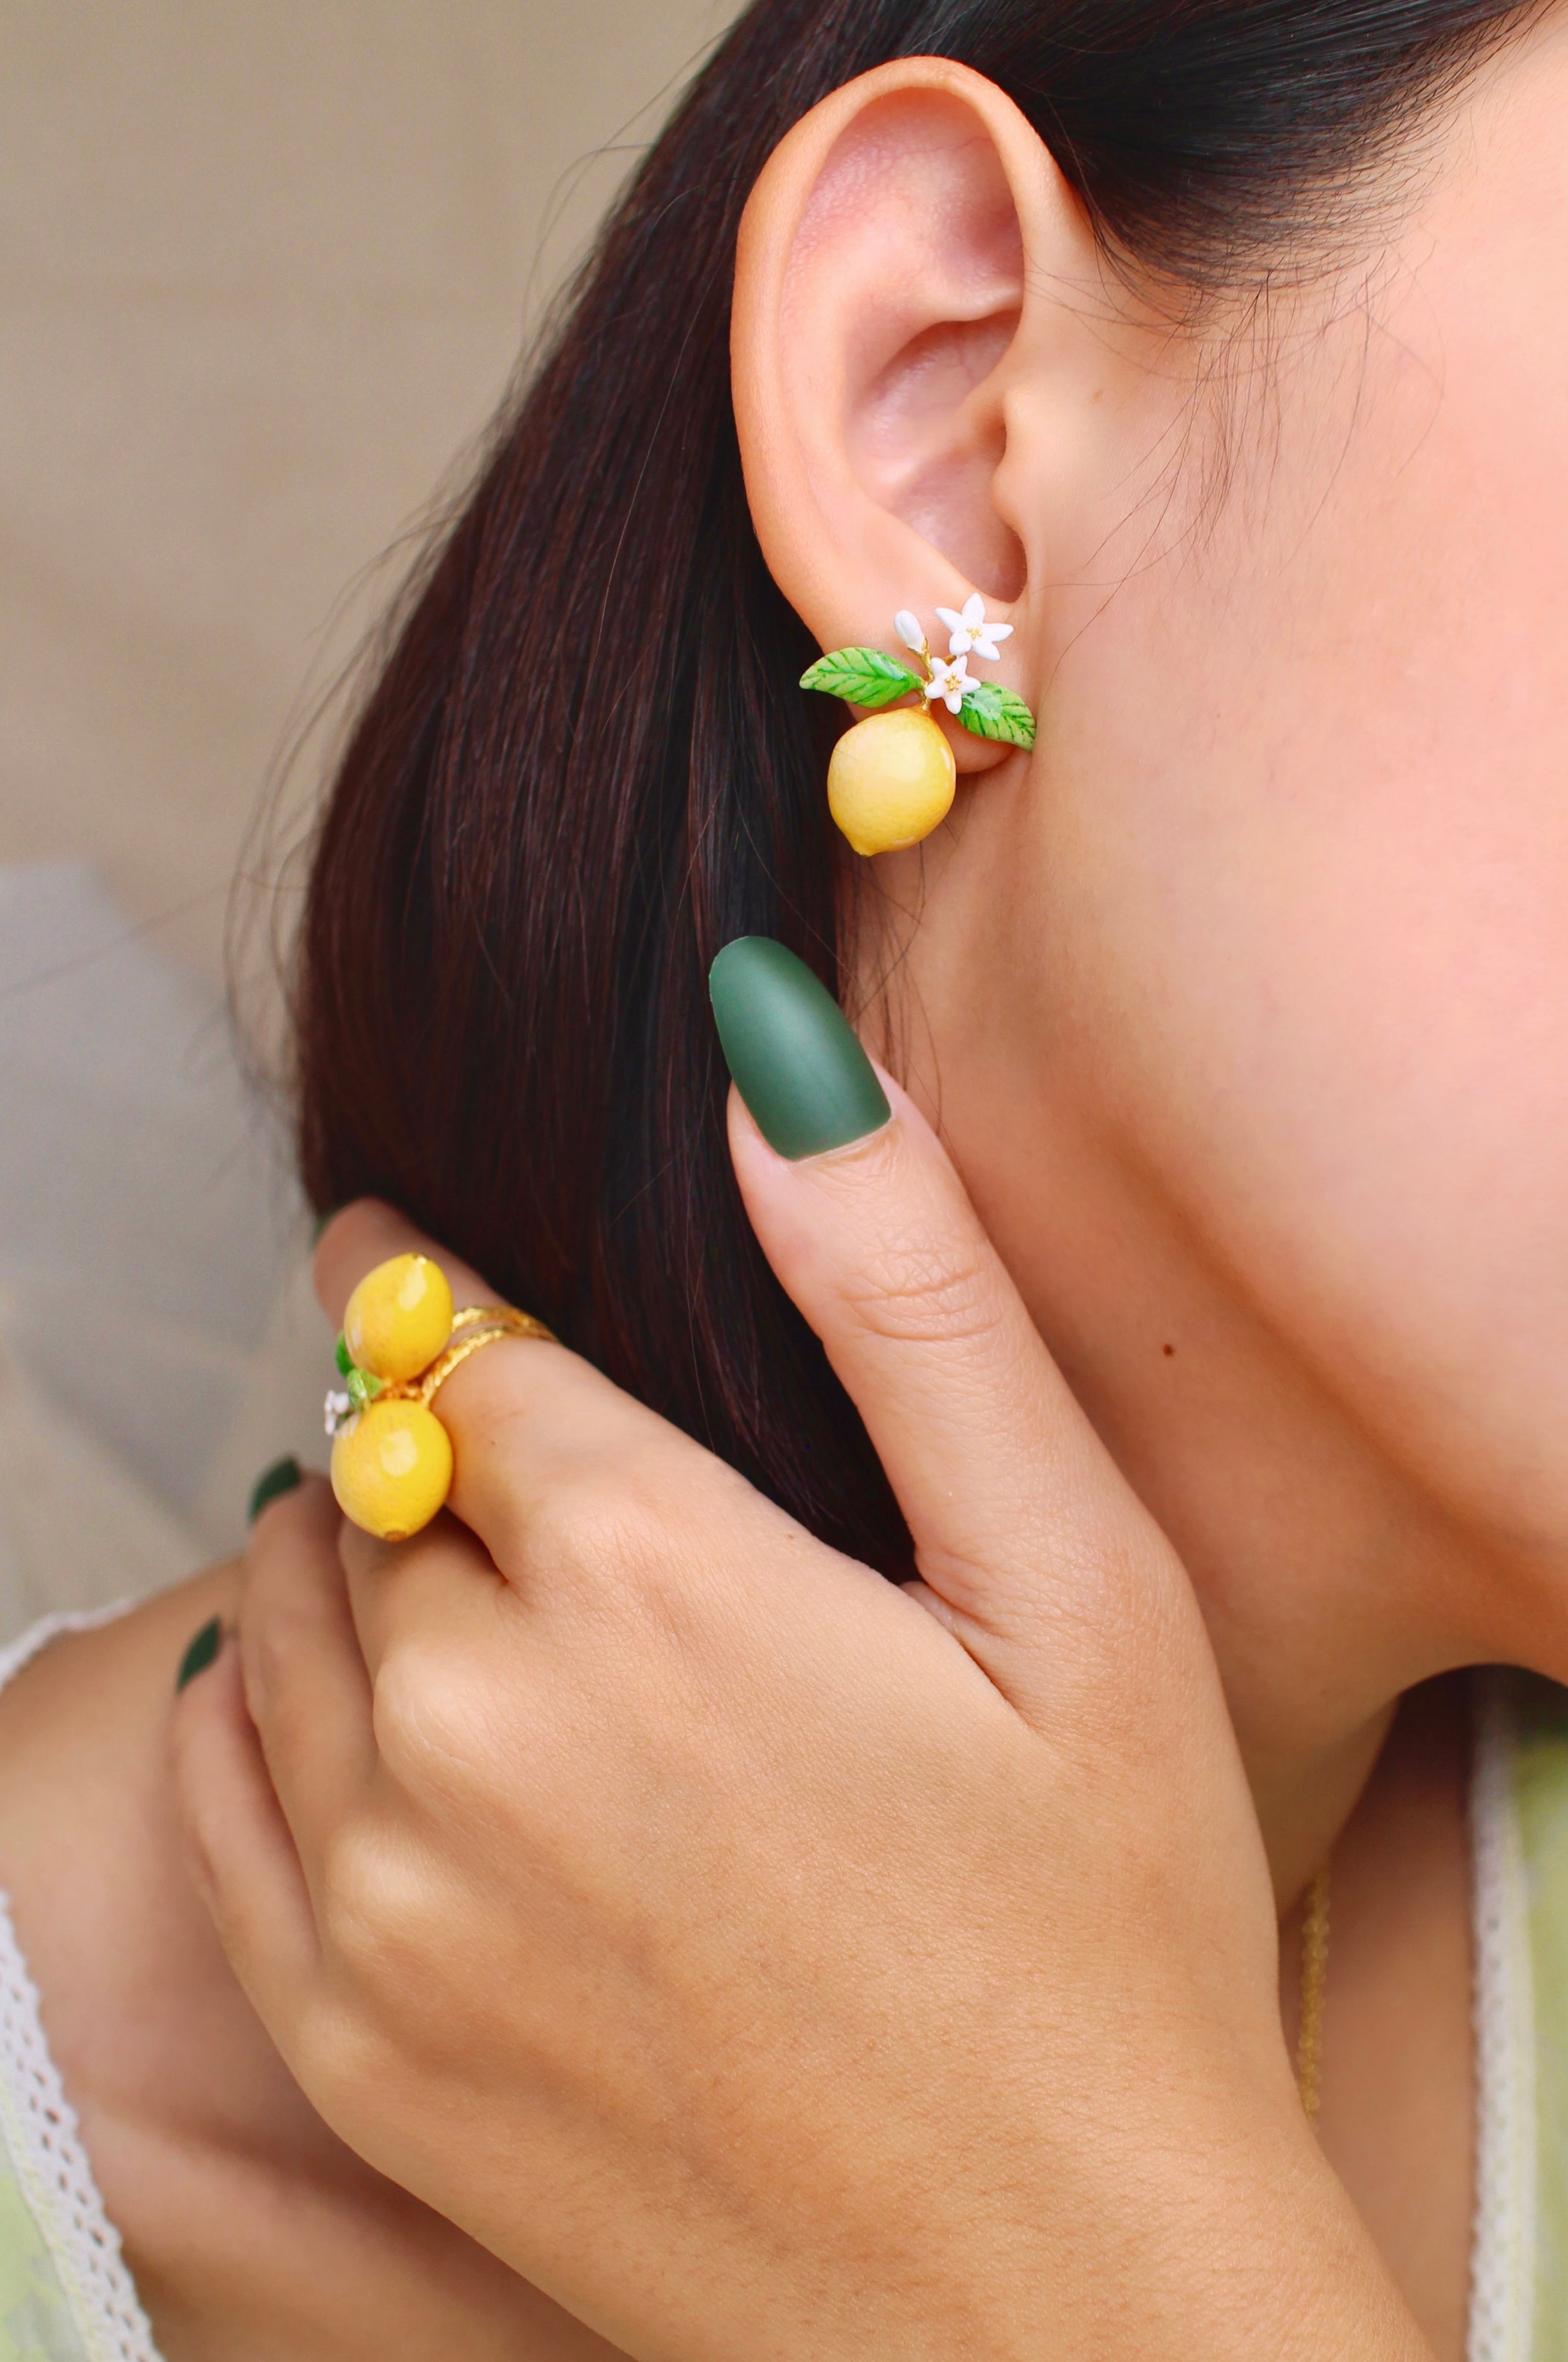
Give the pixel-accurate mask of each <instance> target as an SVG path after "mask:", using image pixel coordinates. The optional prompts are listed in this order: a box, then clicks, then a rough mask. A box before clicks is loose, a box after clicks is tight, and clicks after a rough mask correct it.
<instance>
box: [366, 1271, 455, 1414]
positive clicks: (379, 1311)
mask: <svg viewBox="0 0 1568 2362" xmlns="http://www.w3.org/2000/svg"><path fill="white" fill-rule="evenodd" d="M451 1334H452V1290H451V1288H450V1287H449V1286H447V1281H446V1274H445V1273H444V1271H443V1270H442V1268H441V1265H440V1264H438V1263H432V1261H431V1259H430V1257H429V1256H428V1255H422V1254H400V1255H394V1256H393V1257H392V1259H391V1261H390V1262H389V1263H378V1264H377V1265H376V1268H375V1270H374V1271H367V1273H366V1275H365V1276H364V1278H363V1279H362V1280H361V1281H360V1283H359V1285H358V1286H357V1287H356V1289H355V1291H354V1293H353V1295H352V1296H351V1297H349V1299H348V1309H347V1311H346V1312H345V1314H344V1316H343V1335H344V1341H345V1344H346V1345H347V1347H348V1351H349V1356H350V1358H351V1359H352V1360H353V1361H355V1362H356V1363H357V1364H358V1366H359V1367H360V1369H362V1370H368V1371H370V1372H371V1374H373V1375H374V1376H376V1377H378V1378H380V1379H382V1380H384V1381H385V1383H386V1384H387V1385H389V1386H395V1385H400V1383H401V1382H402V1380H403V1379H405V1378H417V1377H418V1375H419V1374H420V1372H421V1371H422V1370H428V1369H429V1367H430V1365H431V1363H432V1362H433V1361H434V1359H435V1357H436V1355H437V1354H438V1353H440V1352H444V1350H445V1347H446V1341H447V1339H448V1338H449V1337H450V1336H451Z"/></svg>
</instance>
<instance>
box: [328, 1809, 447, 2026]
mask: <svg viewBox="0 0 1568 2362" xmlns="http://www.w3.org/2000/svg"><path fill="white" fill-rule="evenodd" d="M317 1916H318V1922H319V1925H320V1928H321V1933H322V1937H323V1944H324V1946H325V1948H326V1949H327V1951H328V1952H329V1953H330V1955H331V1957H332V1959H333V1961H334V1964H335V1966H336V1968H337V1970H338V1971H339V1973H340V1974H341V1973H344V1972H346V1974H347V1976H348V1980H349V1983H350V1986H351V1989H352V1990H353V1991H354V1992H356V1993H357V1994H360V1995H363V1996H368V1997H369V1998H370V1999H371V2001H372V2003H379V2004H380V2005H381V2006H382V2007H385V2006H386V2005H387V2003H389V2001H390V1999H391V1998H392V1997H393V1996H395V1995H396V1994H397V1993H398V1992H400V1990H401V1989H402V1987H403V1985H404V1983H405V1981H406V1979H407V1976H408V1975H409V1973H410V1972H411V1970H414V1969H415V1968H416V1967H417V1970H418V1971H419V1973H421V1974H422V1975H424V1976H426V1977H428V1975H429V1973H430V1970H431V1968H432V1964H433V1961H434V1960H437V1959H439V1958H440V1956H441V1954H440V1943H439V1934H440V1927H439V1920H440V1913H439V1911H438V1909H437V1906H436V1904H435V1899H434V1897H433V1893H432V1890H431V1885H430V1881H429V1878H428V1876H427V1875H426V1873H425V1871H424V1870H423V1869H422V1866H421V1864H420V1863H419V1862H418V1861H416V1860H413V1859H411V1855H410V1853H409V1851H408V1849H407V1848H406V1847H405V1846H404V1845H403V1844H401V1843H400V1841H399V1840H398V1838H396V1837H395V1836H394V1834H393V1833H392V1832H391V1831H390V1830H389V1829H387V1828H386V1827H383V1826H381V1825H380V1824H378V1823H366V1822H355V1823H352V1824H350V1825H348V1826H347V1827H345V1828H342V1829H340V1830H339V1831H338V1832H337V1834H336V1835H335V1836H334V1838H333V1841H332V1843H331V1845H330V1847H329V1848H328V1849H327V1852H326V1855H325V1858H324V1860H323V1867H322V1876H321V1892H320V1895H319V1897H318V1901H317Z"/></svg>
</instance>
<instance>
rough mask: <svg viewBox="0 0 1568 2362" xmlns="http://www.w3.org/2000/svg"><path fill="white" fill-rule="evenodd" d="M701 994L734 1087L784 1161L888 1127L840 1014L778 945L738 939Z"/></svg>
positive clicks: (870, 1073) (878, 1092) (879, 1092)
mask: <svg viewBox="0 0 1568 2362" xmlns="http://www.w3.org/2000/svg"><path fill="white" fill-rule="evenodd" d="M707 989H708V993H709V996H710V998H711V999H712V1001H713V1014H714V1020H715V1021H716V1023H717V1024H718V1039H719V1042H720V1043H721V1044H722V1045H723V1050H724V1055H725V1058H726V1059H727V1060H728V1062H729V1071H730V1073H731V1075H732V1076H734V1078H735V1087H736V1088H737V1090H738V1091H739V1092H740V1096H741V1098H743V1099H744V1100H745V1102H746V1105H747V1107H748V1108H749V1109H750V1110H751V1116H752V1120H754V1122H755V1124H756V1126H757V1129H758V1131H760V1132H761V1133H762V1138H763V1139H764V1140H765V1141H766V1142H767V1143H768V1145H769V1147H770V1148H773V1149H776V1150H777V1152H778V1153H779V1154H780V1155H781V1156H788V1157H790V1158H792V1159H794V1158H799V1157H802V1156H820V1155H821V1154H822V1153H823V1152H824V1151H825V1150H827V1149H829V1148H845V1147H847V1146H848V1145H849V1143H850V1141H852V1140H863V1139H864V1138H865V1136H866V1134H867V1133H868V1132H869V1131H878V1130H879V1129H880V1128H881V1126H882V1125H883V1124H884V1123H885V1122H886V1121H887V1120H888V1118H889V1116H891V1114H892V1113H893V1109H891V1108H890V1107H889V1105H888V1103H887V1094H886V1092H885V1091H884V1090H883V1087H882V1085H881V1084H880V1083H879V1082H878V1080H877V1078H876V1069H875V1068H874V1067H873V1066H872V1062H871V1060H870V1059H869V1058H868V1057H867V1055H866V1054H865V1052H864V1051H863V1050H862V1049H861V1045H860V1043H859V1042H858V1041H857V1040H856V1039H855V1034H854V1030H853V1028H852V1027H851V1026H850V1022H849V1021H848V1019H847V1018H846V1017H845V1015H844V1012H843V1010H841V1009H840V1008H839V1004H838V1002H837V1001H836V1000H835V999H833V996H832V994H831V993H829V992H828V991H827V990H825V988H823V986H821V985H820V984H819V983H818V982H817V978H816V977H814V976H813V975H812V973H811V970H810V969H809V968H808V967H807V966H806V963H805V962H804V961H803V960H797V959H796V957H795V954H794V953H793V952H788V951H785V949H784V945H783V944H776V943H774V942H773V938H772V936H770V935H740V936H738V937H737V938H736V940H735V942H734V943H732V944H725V946H724V949H723V950H722V951H721V952H720V953H719V955H718V958H717V959H716V960H715V961H714V963H713V966H712V967H711V968H709V970H708V973H707Z"/></svg>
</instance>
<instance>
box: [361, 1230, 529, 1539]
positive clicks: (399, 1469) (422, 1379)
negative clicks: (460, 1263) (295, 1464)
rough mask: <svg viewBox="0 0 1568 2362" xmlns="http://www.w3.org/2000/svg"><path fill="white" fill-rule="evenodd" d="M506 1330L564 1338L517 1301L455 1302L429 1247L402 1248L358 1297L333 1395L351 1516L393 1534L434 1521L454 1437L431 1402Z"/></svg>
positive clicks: (374, 1530)
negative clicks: (425, 1251)
mask: <svg viewBox="0 0 1568 2362" xmlns="http://www.w3.org/2000/svg"><path fill="white" fill-rule="evenodd" d="M503 1337H543V1338H545V1339H547V1340H549V1341H551V1342H552V1343H553V1342H554V1338H553V1337H552V1335H551V1331H550V1330H548V1329H546V1327H545V1326H544V1323H543V1320H535V1319H534V1318H533V1316H532V1313H530V1312H519V1311H518V1310H516V1308H514V1307H513V1306H511V1305H510V1304H470V1305H466V1307H465V1308H464V1309H463V1310H462V1311H461V1312H459V1311H456V1310H455V1309H454V1308H453V1303H452V1289H451V1286H449V1284H448V1282H447V1277H446V1274H445V1273H444V1271H443V1270H442V1268H441V1265H440V1264H438V1263H433V1262H432V1261H431V1259H430V1257H429V1256H428V1255H422V1254H401V1255H394V1256H393V1257H392V1258H391V1261H390V1262H389V1263H381V1264H377V1266H376V1268H375V1270H374V1271H371V1272H367V1274H366V1275H365V1277H364V1278H363V1279H362V1280H361V1281H360V1283H359V1285H358V1286H357V1287H356V1289H355V1291H354V1293H353V1295H352V1296H351V1297H349V1299H348V1308H347V1310H346V1311H345V1314H344V1316H343V1334H342V1335H341V1336H340V1337H339V1339H338V1341H337V1373H338V1375H339V1377H340V1378H341V1379H342V1380H343V1384H342V1385H341V1386H334V1388H333V1390H332V1392H331V1393H330V1394H329V1395H328V1396H327V1398H326V1431H327V1433H328V1434H329V1435H330V1436H331V1438H332V1489H333V1491H334V1493H335V1494H336V1496H337V1506H338V1507H339V1508H340V1509H341V1510H342V1511H343V1514H344V1516H345V1518H349V1519H350V1520H351V1521H352V1522H353V1523H354V1524H355V1525H356V1526H359V1527H361V1528H363V1529H364V1531H365V1532H366V1533H367V1534H374V1535H376V1537H377V1538H378V1540H381V1541H386V1542H401V1541H407V1540H408V1539H409V1538H410V1536H411V1535H412V1534H417V1533H418V1532H419V1531H420V1530H421V1529H422V1527H424V1526H428V1525H429V1523H430V1521H431V1519H432V1518H433V1517H434V1516H435V1514H436V1512H437V1511H438V1510H439V1509H440V1508H441V1507H443V1506H444V1502H445V1499H446V1496H447V1494H448V1493H449V1492H450V1491H451V1489H452V1468H453V1461H452V1438H451V1437H450V1435H448V1433H447V1431H446V1429H445V1428H444V1426H443V1425H442V1423H441V1421H440V1419H439V1418H437V1417H436V1415H435V1413H434V1411H433V1409H432V1407H431V1405H432V1403H433V1400H434V1397H435V1395H436V1393H437V1391H438V1390H439V1388H440V1387H441V1386H443V1385H444V1384H445V1382H446V1380H447V1379H448V1378H449V1377H450V1376H451V1375H452V1373H453V1371H454V1370H455V1369H456V1368H458V1366H459V1365H460V1364H461V1363H464V1362H466V1360H467V1359H468V1356H469V1354H470V1353H477V1352H479V1350H480V1348H481V1347H482V1346H485V1345H495V1344H499V1341H500V1340H501V1339H502V1338H503Z"/></svg>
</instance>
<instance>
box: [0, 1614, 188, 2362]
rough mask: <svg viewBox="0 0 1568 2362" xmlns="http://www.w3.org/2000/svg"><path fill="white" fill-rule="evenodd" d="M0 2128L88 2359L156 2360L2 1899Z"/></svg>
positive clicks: (40, 1644) (13, 1664)
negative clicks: (51, 2054) (50, 2054)
mask: <svg viewBox="0 0 1568 2362" xmlns="http://www.w3.org/2000/svg"><path fill="white" fill-rule="evenodd" d="M126 1605H128V1603H126V1602H122V1603H121V1604H120V1605H118V1606H114V1607H103V1608H98V1609H95V1610H93V1612H92V1613H91V1614H87V1615H75V1616H49V1617H45V1618H44V1620H43V1622H42V1623H41V1624H35V1625H34V1626H33V1628H32V1629H31V1630H30V1631H28V1632H26V1633H24V1634H23V1636H22V1638H21V1639H19V1640H17V1641H16V1642H14V1643H13V1645H12V1646H11V1647H10V1648H9V1649H6V1650H0V1689H4V1687H5V1683H7V1682H8V1681H10V1680H11V1679H12V1678H13V1676H14V1675H15V1674H16V1673H18V1672H20V1671H21V1669H22V1667H23V1666H24V1665H25V1664H27V1662H28V1661H29V1659H31V1658H33V1657H36V1656H37V1655H38V1651H39V1650H40V1649H43V1648H45V1647H47V1646H48V1644H49V1641H50V1640H53V1639H56V1638H57V1637H58V1636H59V1635H60V1633H62V1632H82V1631H87V1630H90V1629H91V1628H92V1627H93V1625H96V1624H106V1623H109V1622H110V1621H111V1620H112V1619H113V1618H114V1617H116V1616H121V1615H124V1613H125V1609H126ZM0 2126H3V2128H4V2132H5V2146H6V2148H7V2149H8V2150H9V2152H10V2156H11V2161H12V2163H13V2165H14V2166H15V2168H16V2175H17V2179H18V2180H19V2181H20V2182H21V2185H22V2191H23V2195H24V2196H25V2197H26V2199H27V2206H28V2209H29V2211H30V2213H31V2214H32V2216H33V2219H34V2221H35V2222H36V2223H37V2224H38V2229H39V2231H40V2232H41V2233H42V2235H43V2237H44V2240H45V2242H46V2244H47V2246H48V2247H49V2254H50V2256H51V2257H52V2258H53V2261H54V2267H55V2270H56V2272H57V2274H58V2276H59V2279H60V2287H61V2289H62V2290H63V2291H64V2295H65V2300H66V2302H67V2304H68V2305H69V2306H70V2309H71V2319H72V2320H73V2321H74V2323H75V2324H76V2327H77V2330H78V2332H79V2334H80V2335H81V2337H82V2343H83V2345H84V2346H85V2348H86V2351H87V2353H88V2354H89V2355H90V2356H91V2357H92V2362H159V2354H158V2348H157V2347H156V2346H155V2345H154V2344H153V2342H152V2327H151V2324H150V2323H149V2322H148V2317H147V2315H146V2313H145V2312H143V2311H142V2309H141V2305H140V2303H139V2301H137V2292H136V2283H135V2282H134V2280H133V2279H131V2276H130V2273H129V2272H128V2271H127V2270H126V2264H125V2258H124V2257H123V2256H122V2255H121V2253H120V2235H119V2233H118V2232H117V2231H116V2230H115V2226H114V2224H112V2223H111V2222H110V2220H109V2218H108V2215H107V2214H106V2213H104V2202H103V2200H102V2198H100V2196H99V2195H98V2185H97V2183H96V2182H95V2181H94V2180H93V2169H92V2167H91V2166H90V2165H89V2163H88V2161H87V2152H86V2150H85V2149H84V2148H83V2147H82V2136H81V2133H80V2131H79V2129H78V2126H77V2121H76V2111H75V2110H74V2109H73V2108H72V2106H71V2103H70V2101H69V2100H68V2099H67V2098H66V2096H65V2088H64V2086H63V2084H62V2083H61V2081H60V2070H59V2069H58V2068H57V2067H56V2065H55V2063H54V2060H53V2059H52V2058H50V2057H49V2044H48V2042H47V2040H46V2039H45V2036H44V2030H43V2023H42V2020H41V2018H40V2016H39V2014H38V1989H37V1987H36V1986H35V1985H34V1983H33V1981H32V1979H31V1977H30V1976H29V1975H28V1974H27V1963H26V1962H25V1961H24V1959H23V1958H22V1955H21V1951H20V1949H19V1948H18V1946H17V1943H16V1931H15V1929H14V1928H13V1927H12V1925H11V1912H10V1905H9V1904H8V1902H7V1900H6V1898H5V1895H4V1894H0Z"/></svg>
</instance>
